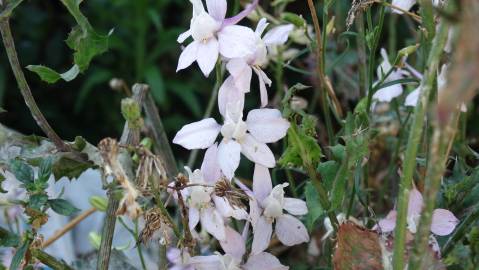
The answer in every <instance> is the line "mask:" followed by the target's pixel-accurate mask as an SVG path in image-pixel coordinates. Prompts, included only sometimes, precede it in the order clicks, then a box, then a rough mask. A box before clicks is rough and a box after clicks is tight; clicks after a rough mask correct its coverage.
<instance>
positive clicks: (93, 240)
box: [88, 232, 101, 249]
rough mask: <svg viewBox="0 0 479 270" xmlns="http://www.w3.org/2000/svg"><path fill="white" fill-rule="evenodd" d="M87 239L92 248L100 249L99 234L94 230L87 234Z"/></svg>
mask: <svg viewBox="0 0 479 270" xmlns="http://www.w3.org/2000/svg"><path fill="white" fill-rule="evenodd" d="M88 240H89V241H90V245H92V247H93V248H95V249H100V243H101V235H99V234H98V233H96V232H90V233H89V234H88Z"/></svg>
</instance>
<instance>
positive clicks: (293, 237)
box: [275, 214, 309, 246]
mask: <svg viewBox="0 0 479 270" xmlns="http://www.w3.org/2000/svg"><path fill="white" fill-rule="evenodd" d="M275 232H276V236H277V237H278V239H279V241H280V242H281V243H283V244H284V245H286V246H294V245H298V244H301V243H304V242H308V241H309V235H308V231H307V230H306V227H304V225H303V223H301V221H299V220H298V219H297V218H295V217H293V216H290V215H288V214H283V215H282V216H280V217H279V218H277V219H276V229H275Z"/></svg>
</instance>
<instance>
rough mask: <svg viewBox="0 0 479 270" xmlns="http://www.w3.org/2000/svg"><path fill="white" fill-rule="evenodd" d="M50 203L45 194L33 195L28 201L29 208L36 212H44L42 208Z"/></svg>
mask: <svg viewBox="0 0 479 270" xmlns="http://www.w3.org/2000/svg"><path fill="white" fill-rule="evenodd" d="M47 201H48V196H47V195H46V194H44V193H39V194H33V195H31V196H30V198H29V200H28V207H29V208H31V209H34V210H36V211H42V208H43V207H44V206H45V204H46V203H47Z"/></svg>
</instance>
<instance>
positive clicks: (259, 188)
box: [253, 164, 273, 202]
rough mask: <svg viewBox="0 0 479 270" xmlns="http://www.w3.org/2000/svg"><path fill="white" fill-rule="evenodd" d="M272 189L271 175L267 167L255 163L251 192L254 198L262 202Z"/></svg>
mask: <svg viewBox="0 0 479 270" xmlns="http://www.w3.org/2000/svg"><path fill="white" fill-rule="evenodd" d="M272 189H273V184H272V183H271V175H270V174H269V170H268V168H266V167H264V166H261V165H259V164H255V165H254V173H253V193H254V196H255V198H256V199H257V200H258V201H259V202H262V201H263V200H264V199H265V198H266V197H268V195H269V194H270V193H271V190H272Z"/></svg>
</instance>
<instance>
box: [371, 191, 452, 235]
mask: <svg viewBox="0 0 479 270" xmlns="http://www.w3.org/2000/svg"><path fill="white" fill-rule="evenodd" d="M423 204H424V203H423V198H422V195H421V193H420V192H419V191H418V190H417V189H416V188H414V189H412V190H411V192H410V194H409V204H408V210H407V224H408V227H407V228H408V230H409V231H410V232H411V233H416V230H417V225H418V224H419V219H420V217H421V212H422V207H423ZM396 215H397V212H396V210H392V211H390V212H389V213H388V215H387V216H386V218H384V219H381V220H380V221H379V222H378V224H377V225H376V226H374V228H373V230H379V231H381V232H383V233H388V232H392V231H393V230H394V228H395V227H396ZM458 223H459V220H458V219H457V218H456V217H455V216H454V214H453V213H451V212H450V211H448V210H446V209H440V208H438V209H435V210H434V211H433V213H432V222H431V232H432V233H433V234H436V235H440V236H444V235H449V234H451V233H452V232H453V231H454V229H455V228H456V225H457V224H458Z"/></svg>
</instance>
